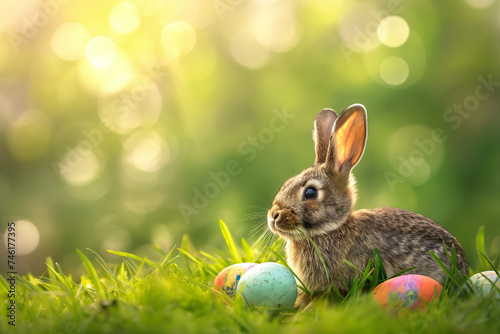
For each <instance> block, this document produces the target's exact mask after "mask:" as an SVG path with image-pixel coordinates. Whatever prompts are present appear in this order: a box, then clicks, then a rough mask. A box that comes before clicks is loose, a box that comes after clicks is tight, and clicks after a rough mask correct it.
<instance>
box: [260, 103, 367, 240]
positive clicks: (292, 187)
mask: <svg viewBox="0 0 500 334" xmlns="http://www.w3.org/2000/svg"><path fill="white" fill-rule="evenodd" d="M366 136H367V125H366V110H365V108H364V107H363V106H362V105H360V104H355V105H352V106H350V107H348V108H346V109H345V110H344V111H342V113H341V114H340V115H339V116H338V117H337V115H336V114H335V112H334V111H333V110H331V109H323V110H321V111H320V112H319V113H318V114H317V115H316V118H315V120H314V134H313V138H314V144H315V151H316V159H315V161H314V165H313V166H311V167H310V168H308V169H306V170H304V171H303V172H302V173H300V174H299V175H297V176H295V177H292V178H291V179H289V180H288V181H286V182H285V183H284V184H283V186H282V187H281V189H280V191H279V192H278V194H277V195H276V197H275V199H274V201H273V204H272V207H271V209H270V210H269V211H268V214H267V222H268V225H269V228H270V229H271V231H272V232H273V233H276V234H278V235H280V236H281V237H283V238H285V239H289V240H290V239H293V240H301V239H302V238H305V237H304V235H303V234H302V233H301V232H300V231H298V229H300V230H301V231H302V232H303V233H304V234H306V235H308V236H309V237H312V236H314V235H319V234H323V233H327V232H329V231H332V230H335V229H337V228H338V227H340V226H341V225H342V224H343V223H344V222H345V221H346V220H347V218H348V216H349V214H350V213H351V212H352V209H353V206H354V204H355V202H356V187H355V179H354V176H353V175H352V174H351V170H352V169H353V167H354V166H356V164H357V163H358V161H359V159H360V158H361V156H362V155H363V151H364V148H365V143H366Z"/></svg>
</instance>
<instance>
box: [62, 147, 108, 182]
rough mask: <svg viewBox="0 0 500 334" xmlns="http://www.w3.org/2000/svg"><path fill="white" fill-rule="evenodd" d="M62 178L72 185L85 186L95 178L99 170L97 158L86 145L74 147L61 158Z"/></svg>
mask: <svg viewBox="0 0 500 334" xmlns="http://www.w3.org/2000/svg"><path fill="white" fill-rule="evenodd" d="M61 162H62V163H61V165H63V166H64V167H63V168H61V176H62V178H63V179H64V180H65V181H66V182H67V183H68V184H70V185H72V186H77V187H79V186H85V185H87V184H89V183H91V182H92V181H94V180H95V179H96V178H97V175H98V173H99V171H100V169H101V168H100V164H99V160H97V157H96V156H95V154H94V152H92V150H91V148H88V147H75V148H72V149H70V150H68V151H67V152H66V154H65V155H64V157H63V158H62V159H61Z"/></svg>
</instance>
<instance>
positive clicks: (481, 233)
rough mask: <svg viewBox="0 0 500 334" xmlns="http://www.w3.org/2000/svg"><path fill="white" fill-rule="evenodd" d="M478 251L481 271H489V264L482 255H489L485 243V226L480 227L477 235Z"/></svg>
mask: <svg viewBox="0 0 500 334" xmlns="http://www.w3.org/2000/svg"><path fill="white" fill-rule="evenodd" d="M476 249H477V254H478V256H479V264H480V266H481V270H487V269H488V262H487V261H486V260H485V258H484V257H483V256H481V254H484V255H487V254H488V253H486V246H485V243H484V225H483V226H481V227H479V230H478V231H477V235H476Z"/></svg>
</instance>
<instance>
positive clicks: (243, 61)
mask: <svg viewBox="0 0 500 334" xmlns="http://www.w3.org/2000/svg"><path fill="white" fill-rule="evenodd" d="M230 51H231V55H232V56H233V59H234V60H235V61H236V62H237V63H238V64H240V65H242V66H244V67H248V68H251V69H256V68H261V67H263V66H265V65H266V64H267V63H268V61H269V59H270V52H269V51H268V50H267V49H266V48H264V46H262V44H261V43H259V41H258V40H257V39H256V38H255V35H254V34H253V33H252V32H251V31H249V30H246V29H245V30H240V31H239V32H237V33H236V34H234V36H233V38H232V40H231V44H230Z"/></svg>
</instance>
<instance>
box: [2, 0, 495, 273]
mask: <svg viewBox="0 0 500 334" xmlns="http://www.w3.org/2000/svg"><path fill="white" fill-rule="evenodd" d="M0 30H1V31H2V38H1V39H0V222H2V224H4V226H5V228H6V227H7V222H9V221H17V222H18V224H17V227H18V241H17V247H18V258H17V260H18V270H19V272H26V271H31V272H34V273H41V270H43V269H42V268H43V262H44V260H45V258H46V257H47V256H52V257H53V258H54V260H55V261H57V262H59V263H61V265H62V267H63V268H66V270H67V271H73V270H78V269H79V268H78V267H75V266H78V265H77V263H78V261H77V255H76V252H75V249H76V248H80V249H84V248H85V247H89V248H91V249H94V250H96V251H98V252H100V253H101V254H104V252H105V249H114V250H122V251H134V252H137V253H138V254H140V255H142V254H151V253H154V252H155V250H154V248H153V245H155V244H156V245H158V246H159V247H160V248H161V249H163V250H168V249H169V248H171V247H172V246H173V245H174V244H178V245H179V244H180V242H181V238H182V235H183V234H185V233H188V234H189V235H190V236H191V238H192V240H193V242H194V244H195V245H196V246H197V247H199V248H203V249H204V250H207V251H210V250H214V249H217V248H220V249H222V248H224V247H225V245H224V242H223V239H222V237H221V235H220V232H219V229H218V220H219V219H223V220H224V221H225V222H226V223H227V224H228V226H229V228H230V229H231V231H232V233H233V236H235V237H237V238H239V237H242V236H244V237H246V238H247V239H249V241H250V242H255V241H256V240H257V238H258V236H259V233H255V232H252V231H254V229H255V227H256V226H262V224H264V223H265V215H266V211H267V209H268V208H269V206H270V204H271V202H272V199H273V198H274V196H275V194H276V192H277V191H278V190H279V188H280V187H281V185H282V184H283V182H284V181H285V180H286V179H288V178H289V177H291V176H293V175H295V174H298V173H299V172H301V171H302V170H303V169H304V168H306V167H308V166H310V165H311V164H312V162H313V160H314V152H313V142H312V139H311V134H312V123H313V119H314V116H315V114H316V113H317V112H318V111H319V110H321V109H322V108H326V107H330V108H333V109H335V110H336V111H337V112H340V111H341V110H342V109H343V108H345V107H347V106H349V105H350V104H353V103H362V104H364V105H365V106H366V108H367V110H368V117H369V136H368V144H367V149H366V151H365V155H364V157H363V159H362V160H361V162H360V164H359V165H358V166H357V167H356V169H355V170H354V172H355V175H356V177H357V180H358V186H359V200H358V203H357V206H356V207H357V208H359V209H360V208H372V207H377V206H394V207H401V208H405V209H409V210H413V211H416V212H419V213H422V214H424V215H426V216H428V217H430V218H432V219H434V220H435V221H436V222H438V223H440V224H441V225H443V226H444V227H445V228H446V229H448V230H449V231H450V232H452V233H453V234H454V235H455V236H456V237H457V238H458V239H459V240H460V242H461V243H462V245H463V246H464V247H465V249H466V252H467V253H468V254H469V257H471V258H476V256H475V254H474V252H475V248H474V242H475V240H474V239H475V234H476V232H477V230H478V228H479V226H480V225H485V226H486V234H487V240H486V241H487V244H488V245H490V248H491V249H490V250H491V251H492V252H498V248H499V244H500V238H499V237H500V224H499V221H498V218H499V217H500V194H499V191H498V189H499V187H500V172H499V166H500V145H499V144H500V131H499V125H500V113H499V111H500V63H499V61H500V43H499V42H500V5H499V3H498V2H497V1H494V0H459V1H452V0H445V1H428V0H418V1H417V0H415V1H411V0H387V1H371V2H359V1H321V0H314V1H280V0H271V1H264V0H259V1H237V0H220V1H219V0H208V1H201V0H200V1H195V0H177V1H159V0H135V1H134V0H131V1H125V2H120V1H108V0H100V1H94V0H90V1H84V2H77V1H67V0H64V1H63V0H59V1H58V0H41V1H36V0H23V1H13V0H7V1H2V2H1V3H0ZM436 129H437V130H436ZM0 230H1V231H3V230H4V227H1V228H0ZM2 242H3V240H2ZM1 252H2V253H1V254H2V258H3V257H5V256H4V254H5V247H3V246H2V247H1ZM5 262H6V261H4V260H1V261H0V263H1V265H0V266H2V267H3V266H5V265H6V263H5ZM472 264H473V265H474V262H473V263H472Z"/></svg>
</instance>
